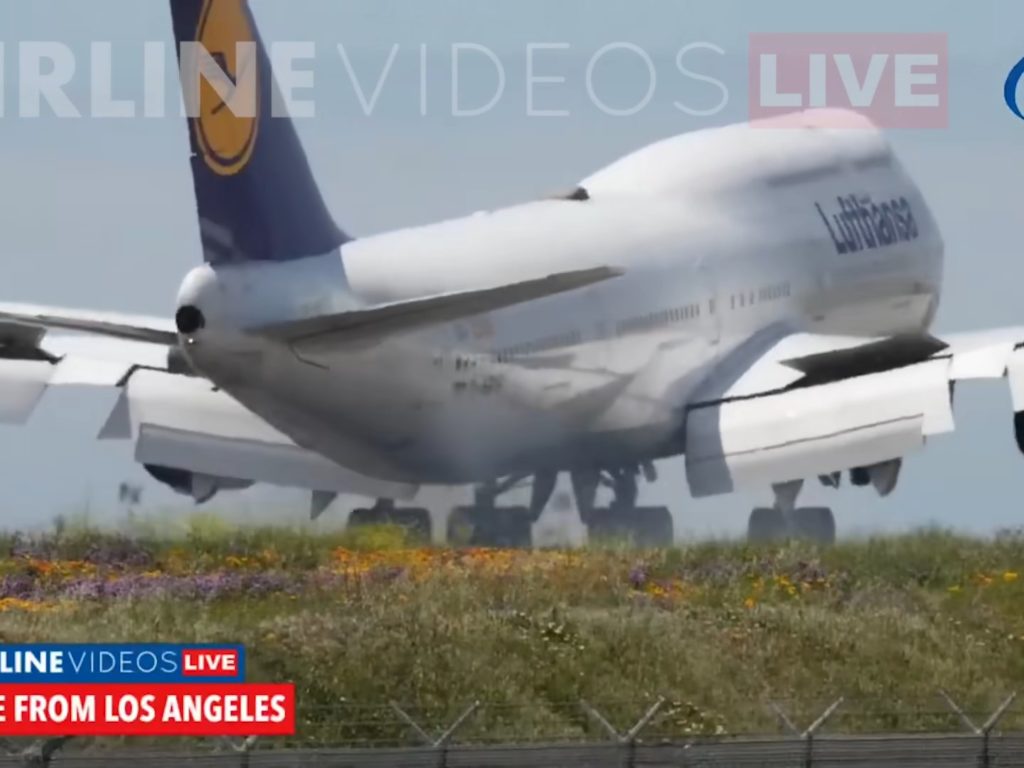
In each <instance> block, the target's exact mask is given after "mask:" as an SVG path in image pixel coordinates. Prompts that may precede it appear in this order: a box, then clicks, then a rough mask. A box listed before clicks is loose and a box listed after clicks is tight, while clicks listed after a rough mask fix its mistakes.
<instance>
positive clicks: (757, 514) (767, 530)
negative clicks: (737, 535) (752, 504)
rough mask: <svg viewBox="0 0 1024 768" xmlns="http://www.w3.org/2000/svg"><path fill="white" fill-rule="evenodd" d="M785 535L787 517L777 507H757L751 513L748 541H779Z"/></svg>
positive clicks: (748, 523) (759, 542)
mask: <svg viewBox="0 0 1024 768" xmlns="http://www.w3.org/2000/svg"><path fill="white" fill-rule="evenodd" d="M785 536H786V518H785V516H784V515H783V514H782V512H781V511H779V510H778V509H776V508H775V507H757V508H755V509H754V510H753V511H752V512H751V513H750V519H749V521H748V522H747V541H748V542H750V543H751V544H766V543H769V542H773V541H779V540H780V539H783V538H785Z"/></svg>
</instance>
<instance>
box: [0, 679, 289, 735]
mask: <svg viewBox="0 0 1024 768" xmlns="http://www.w3.org/2000/svg"><path fill="white" fill-rule="evenodd" d="M294 733H295V686H294V685H292V684H291V683H280V684H278V683H275V684H259V683H224V684H215V683H202V684H197V685H191V684H168V685H145V684H127V685H98V684H88V685H61V684H46V685H34V684H12V685H0V735H3V736H290V735H292V734H294Z"/></svg>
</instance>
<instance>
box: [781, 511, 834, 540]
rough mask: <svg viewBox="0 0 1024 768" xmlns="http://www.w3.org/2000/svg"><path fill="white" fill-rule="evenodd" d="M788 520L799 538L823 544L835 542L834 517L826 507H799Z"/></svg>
mask: <svg viewBox="0 0 1024 768" xmlns="http://www.w3.org/2000/svg"><path fill="white" fill-rule="evenodd" d="M790 522H791V527H792V529H793V533H794V535H796V536H797V537H799V538H802V539H807V540H809V541H813V542H815V543H817V544H823V545H825V546H831V545H833V544H835V543H836V519H835V516H834V515H833V514H832V510H831V509H829V508H828V507H799V508H797V509H796V510H794V511H793V515H792V520H791V521H790Z"/></svg>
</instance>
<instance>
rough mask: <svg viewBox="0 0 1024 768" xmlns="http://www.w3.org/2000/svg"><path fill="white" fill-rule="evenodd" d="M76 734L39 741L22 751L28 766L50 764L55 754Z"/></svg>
mask: <svg viewBox="0 0 1024 768" xmlns="http://www.w3.org/2000/svg"><path fill="white" fill-rule="evenodd" d="M73 738H75V737H74V736H60V737H58V738H55V739H46V740H45V741H37V742H36V743H35V744H33V745H32V746H31V747H29V748H28V749H26V750H25V751H24V752H22V753H21V756H22V758H24V760H25V765H27V766H48V765H49V764H50V761H51V760H53V756H54V755H55V754H57V753H58V752H60V750H61V749H62V748H63V747H64V745H65V744H67V743H68V742H69V741H71V740H72V739H73Z"/></svg>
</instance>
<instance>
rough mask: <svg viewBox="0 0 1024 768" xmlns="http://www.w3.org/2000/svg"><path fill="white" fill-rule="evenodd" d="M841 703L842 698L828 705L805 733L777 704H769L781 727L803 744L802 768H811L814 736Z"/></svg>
mask: <svg viewBox="0 0 1024 768" xmlns="http://www.w3.org/2000/svg"><path fill="white" fill-rule="evenodd" d="M843 701H844V697H842V696H840V697H839V698H838V699H836V700H835V701H833V702H832V704H831V705H829V708H828V709H826V710H825V711H824V712H822V713H821V715H820V716H819V717H818V719H817V720H815V721H814V722H813V723H811V724H810V725H809V726H808V727H807V730H805V731H801V730H800V729H799V728H797V727H796V726H795V725H794V724H793V721H792V720H790V719H789V717H787V716H786V713H785V712H783V711H782V708H781V707H780V706H779V705H778V704H776V703H775V702H774V701H773V702H770V703H771V707H772V709H773V710H775V714H777V715H778V716H779V719H780V720H781V721H782V723H783V725H785V726H786V728H787V729H788V730H789V732H790V733H792V734H793V735H794V736H796V737H797V738H798V739H799V740H800V741H802V742H803V743H804V768H813V765H814V736H815V734H817V732H818V729H820V728H821V726H823V725H824V724H825V723H826V722H828V719H829V718H830V717H832V715H834V714H835V712H836V710H837V709H839V707H840V706H841V705H842V703H843Z"/></svg>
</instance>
